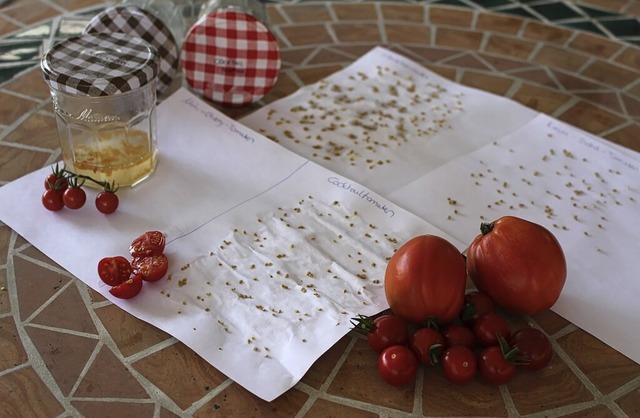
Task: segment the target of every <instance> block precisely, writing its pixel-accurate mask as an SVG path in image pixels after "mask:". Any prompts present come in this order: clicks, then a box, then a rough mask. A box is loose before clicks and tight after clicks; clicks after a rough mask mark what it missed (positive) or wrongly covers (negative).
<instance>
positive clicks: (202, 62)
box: [182, 10, 281, 106]
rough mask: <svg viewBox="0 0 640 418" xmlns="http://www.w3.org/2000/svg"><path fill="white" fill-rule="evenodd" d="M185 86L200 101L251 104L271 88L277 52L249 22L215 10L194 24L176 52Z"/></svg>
mask: <svg viewBox="0 0 640 418" xmlns="http://www.w3.org/2000/svg"><path fill="white" fill-rule="evenodd" d="M182 52H183V57H182V58H183V67H184V74H185V78H186V80H187V83H189V85H190V86H191V87H192V88H193V90H194V91H196V92H198V93H200V94H201V95H202V96H204V97H205V98H207V99H209V100H211V101H213V102H216V103H221V104H223V105H227V106H240V105H245V104H249V103H253V102H255V101H256V100H258V99H260V98H261V97H262V96H264V95H265V94H266V93H267V92H268V91H269V90H270V89H271V87H273V85H274V84H275V82H276V80H277V78H278V74H279V72H280V64H281V61H280V49H279V47H278V43H277V41H276V39H275V37H274V36H273V34H272V33H271V32H269V29H267V28H266V27H265V26H264V25H263V24H262V23H261V22H260V21H259V20H257V19H256V18H254V17H253V16H251V15H249V14H246V13H242V12H238V11H234V10H221V11H216V12H213V13H210V14H208V15H205V16H203V17H202V18H201V19H200V20H199V21H198V22H197V23H196V24H194V25H193V26H192V27H191V29H190V30H189V32H188V33H187V37H186V39H185V42H184V44H183V46H182Z"/></svg>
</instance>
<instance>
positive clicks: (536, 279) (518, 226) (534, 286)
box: [467, 216, 567, 315]
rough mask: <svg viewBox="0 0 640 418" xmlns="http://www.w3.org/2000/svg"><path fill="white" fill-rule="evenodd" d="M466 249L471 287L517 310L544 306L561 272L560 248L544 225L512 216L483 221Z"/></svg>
mask: <svg viewBox="0 0 640 418" xmlns="http://www.w3.org/2000/svg"><path fill="white" fill-rule="evenodd" d="M480 230H481V232H482V233H481V234H480V235H478V236H477V237H476V238H475V239H474V240H473V242H472V243H471V245H470V246H469V249H468V252H467V268H468V271H469V276H470V277H471V280H473V282H474V283H475V285H476V287H477V288H478V289H479V290H481V291H483V292H485V293H487V294H488V295H489V296H490V297H491V298H492V299H493V300H494V301H495V302H496V304H497V305H499V306H501V307H502V308H504V309H505V310H507V311H509V312H511V313H514V314H517V315H531V314H533V313H536V312H540V311H543V310H545V309H548V308H550V307H551V306H553V304H554V303H555V302H556V301H557V300H558V298H559V297H560V292H561V291H562V288H563V286H564V282H565V280H566V276H567V264H566V260H565V257H564V252H563V251H562V248H561V247H560V244H559V243H558V240H556V238H555V237H554V236H553V234H551V232H549V231H548V230H547V229H546V228H544V227H543V226H541V225H538V224H536V223H533V222H529V221H526V220H524V219H521V218H516V217H514V216H504V217H502V218H500V219H498V220H497V221H495V222H491V223H483V224H482V225H481V227H480Z"/></svg>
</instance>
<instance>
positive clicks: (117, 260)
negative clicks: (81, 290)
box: [98, 255, 133, 286]
mask: <svg viewBox="0 0 640 418" xmlns="http://www.w3.org/2000/svg"><path fill="white" fill-rule="evenodd" d="M132 272H133V268H132V267H131V263H129V260H127V259H126V258H124V257H123V256H121V255H117V256H115V257H104V258H103V259H101V260H100V261H98V276H99V277H100V279H101V280H102V281H103V282H105V283H106V284H108V285H109V286H117V285H119V284H120V283H122V282H124V281H125V280H128V279H129V278H130V277H131V273H132Z"/></svg>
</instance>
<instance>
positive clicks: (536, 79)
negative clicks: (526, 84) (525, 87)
mask: <svg viewBox="0 0 640 418" xmlns="http://www.w3.org/2000/svg"><path fill="white" fill-rule="evenodd" d="M509 74H510V75H512V76H515V77H517V78H519V79H521V80H525V81H531V82H533V83H536V84H539V85H541V86H545V87H550V88H553V89H559V87H560V86H559V85H558V83H557V82H556V80H555V79H553V78H551V76H550V75H549V73H548V72H547V71H546V69H544V68H541V67H538V68H532V69H523V70H516V71H511V72H509Z"/></svg>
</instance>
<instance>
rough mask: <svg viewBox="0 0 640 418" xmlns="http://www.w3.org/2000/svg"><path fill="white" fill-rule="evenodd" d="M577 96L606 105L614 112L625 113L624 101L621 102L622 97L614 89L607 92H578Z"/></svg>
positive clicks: (599, 104)
mask: <svg viewBox="0 0 640 418" xmlns="http://www.w3.org/2000/svg"><path fill="white" fill-rule="evenodd" d="M576 96H580V97H582V98H583V99H586V100H589V101H590V102H592V103H595V104H596V105H598V106H604V107H606V108H607V109H609V110H611V111H612V112H615V113H618V114H623V113H624V111H623V110H622V103H620V97H619V96H618V94H617V93H615V92H612V91H607V92H594V93H591V92H586V93H582V92H576Z"/></svg>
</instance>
